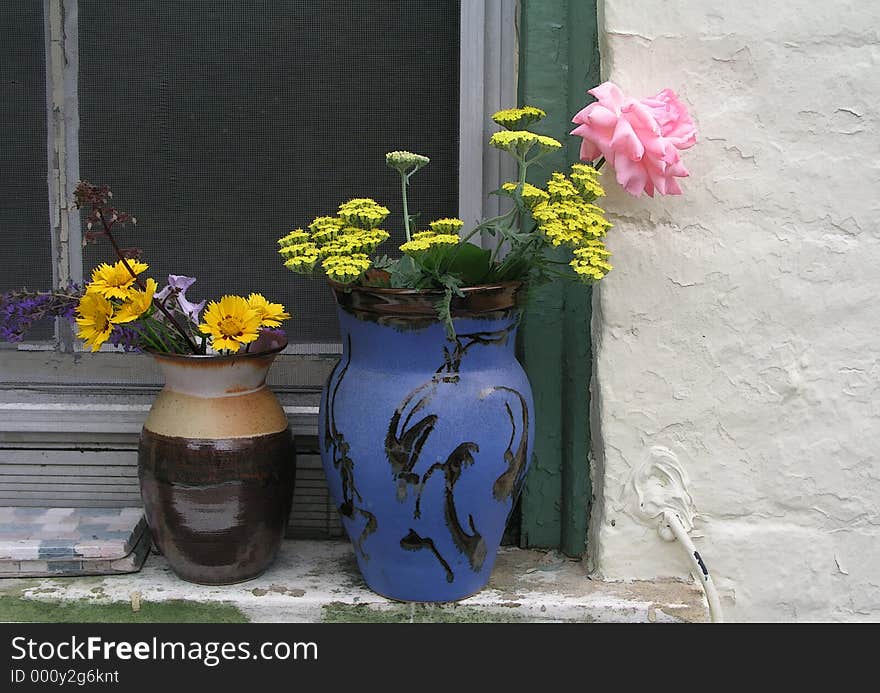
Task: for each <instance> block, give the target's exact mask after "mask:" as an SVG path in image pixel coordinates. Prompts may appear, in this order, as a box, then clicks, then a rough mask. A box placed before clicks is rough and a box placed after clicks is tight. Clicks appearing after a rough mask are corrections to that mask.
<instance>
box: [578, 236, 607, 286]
mask: <svg viewBox="0 0 880 693" xmlns="http://www.w3.org/2000/svg"><path fill="white" fill-rule="evenodd" d="M573 254H574V259H573V260H572V261H571V262H570V263H569V265H570V266H571V268H572V269H573V270H574V271H575V273H576V274H577V275H578V276H579V277H580V278H581V279H583V280H585V281H599V280H600V279H602V278H603V277H604V276H605V275H606V274H608V273H609V272H610V271H611V270H612V269H613V267H612V265H611V264H610V263H609V262H608V261H607V258H609V257H611V253H610V252H609V251H608V249H607V248H606V247H605V244H604V243H602V241H599V240H590V241H587V243H586V245H584V246H582V247H580V248H575V250H574V252H573Z"/></svg>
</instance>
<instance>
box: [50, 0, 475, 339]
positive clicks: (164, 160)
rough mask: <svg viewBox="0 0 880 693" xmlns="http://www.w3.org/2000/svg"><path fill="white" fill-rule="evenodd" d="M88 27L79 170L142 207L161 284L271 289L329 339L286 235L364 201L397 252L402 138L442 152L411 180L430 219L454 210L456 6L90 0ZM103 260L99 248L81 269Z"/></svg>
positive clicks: (82, 22) (320, 293)
mask: <svg viewBox="0 0 880 693" xmlns="http://www.w3.org/2000/svg"><path fill="white" fill-rule="evenodd" d="M79 35H80V62H79V66H80V76H79V96H80V168H81V172H82V176H83V177H84V178H86V179H88V180H90V181H92V182H94V183H107V184H109V185H110V187H111V188H112V190H113V191H114V199H115V200H116V201H117V202H118V203H119V205H120V207H121V208H122V209H124V210H125V211H129V212H131V213H133V214H134V215H135V216H136V217H137V218H138V225H137V226H136V227H134V229H131V228H129V229H128V230H127V231H125V232H124V234H123V235H122V236H121V238H120V240H121V241H123V242H124V244H129V245H137V246H138V247H140V248H142V249H143V251H144V257H143V259H144V260H145V261H147V262H149V263H150V265H151V269H150V271H149V274H150V276H153V277H155V278H156V279H157V281H160V285H161V283H162V280H163V277H164V275H167V274H168V273H169V272H174V273H177V274H187V275H191V276H196V277H198V283H197V284H195V285H194V286H193V288H192V289H191V290H190V292H188V297H190V298H194V299H197V300H198V299H201V298H206V297H207V298H219V296H220V294H221V293H223V292H228V293H240V294H245V293H246V292H248V291H260V292H262V293H263V294H264V295H265V296H266V297H267V298H269V299H270V300H274V301H281V302H283V303H284V304H285V305H286V306H287V307H288V309H289V310H290V312H292V313H293V314H294V319H293V320H291V321H289V322H288V323H286V324H285V328H286V329H287V331H288V334H289V336H290V337H291V342H299V343H304V344H312V345H319V344H322V343H323V344H327V343H332V342H336V341H338V335H337V331H336V323H335V314H334V311H333V301H332V297H331V294H330V291H329V289H328V288H327V287H326V285H325V284H324V282H323V281H321V280H313V279H309V278H304V277H300V276H298V275H295V274H293V273H291V272H290V271H288V270H286V269H285V268H284V267H283V265H282V263H281V261H280V257H279V256H278V255H277V253H276V249H277V245H276V243H275V240H276V239H277V238H278V237H279V236H280V235H282V234H283V233H285V232H286V231H288V230H289V229H290V228H292V227H295V226H304V225H306V224H308V223H309V222H310V221H311V219H312V218H313V217H314V216H317V215H319V214H327V213H330V214H332V213H333V212H335V209H336V206H337V205H338V204H339V203H340V202H342V201H344V200H346V199H349V198H351V197H365V196H369V197H374V198H375V199H377V200H378V201H380V202H382V203H383V204H385V205H386V206H388V207H389V208H390V209H391V210H392V217H391V218H389V221H388V222H387V224H386V228H387V230H388V231H389V232H390V233H391V234H392V239H391V240H390V241H388V242H386V244H385V245H384V246H383V247H382V249H381V250H380V252H382V251H384V252H389V254H392V253H391V252H390V251H391V250H393V249H394V248H395V247H396V246H397V245H399V243H400V242H401V238H402V234H403V230H402V221H401V217H400V215H401V208H400V202H399V179H398V178H397V174H396V173H395V172H393V171H391V170H390V169H388V168H386V167H385V162H384V155H385V152H387V151H391V150H394V149H409V150H411V151H416V152H419V153H422V154H425V155H426V156H429V157H430V158H431V165H430V166H429V167H428V168H426V169H424V170H423V171H421V172H419V174H418V175H417V176H416V177H415V178H414V179H413V185H412V186H411V188H410V189H411V197H410V209H411V210H413V209H415V210H420V211H421V213H422V215H423V217H422V219H423V223H427V221H428V220H430V219H434V218H437V217H440V216H454V215H456V214H457V208H458V102H459V77H458V72H459V69H458V68H459V38H458V37H459V2H448V1H436V0H435V1H432V2H411V1H409V0H403V1H393V0H382V1H379V0H374V1H366V0H360V1H352V0H312V1H308V2H305V1H303V2H296V1H293V0H287V1H279V0H257V1H244V0H241V1H231V0H205V1H202V0H198V1H189V2H185V3H184V2H179V1H177V0H162V1H160V2H157V1H155V0H151V1H149V2H133V1H130V2H112V1H110V0H80V3H79ZM40 46H42V43H40ZM107 258H108V256H107V246H106V245H104V244H99V245H97V246H89V248H87V249H86V251H85V256H84V265H85V267H86V271H88V269H89V268H91V267H92V266H93V265H94V264H95V263H96V262H99V261H102V260H105V259H107ZM315 348H319V347H315Z"/></svg>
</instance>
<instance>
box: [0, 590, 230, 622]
mask: <svg viewBox="0 0 880 693" xmlns="http://www.w3.org/2000/svg"><path fill="white" fill-rule="evenodd" d="M22 589H24V588H22ZM0 621H2V622H7V623H9V622H12V623H247V622H248V619H247V617H246V616H245V615H244V614H243V613H242V612H241V611H240V610H239V609H237V608H236V607H234V606H232V605H231V604H224V603H204V602H194V601H188V600H183V599H175V600H170V601H164V602H148V601H144V600H143V599H142V600H141V603H140V610H138V611H132V608H131V604H130V603H128V602H95V601H94V600H93V599H89V598H84V599H77V600H72V601H71V600H65V601H63V602H59V601H49V600H46V601H43V600H42V599H27V598H24V597H21V596H15V595H2V596H0Z"/></svg>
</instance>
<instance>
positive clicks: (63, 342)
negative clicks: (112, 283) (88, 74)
mask: <svg viewBox="0 0 880 693" xmlns="http://www.w3.org/2000/svg"><path fill="white" fill-rule="evenodd" d="M43 5H44V24H45V49H46V113H47V161H48V167H47V182H48V195H49V230H50V233H51V238H52V246H51V247H52V265H53V266H52V276H53V281H54V283H55V285H59V284H65V283H67V282H69V281H74V282H81V281H82V280H83V263H82V229H81V224H80V214H79V212H78V210H77V209H76V208H75V207H74V205H73V203H72V199H73V191H74V188H75V186H76V183H77V181H78V180H79V101H78V89H77V79H78V77H77V76H78V67H79V66H78V58H79V46H78V3H77V0H43ZM517 16H518V3H517V0H462V2H461V22H460V39H461V40H460V45H461V56H460V109H459V123H460V145H459V216H460V217H461V218H462V219H464V220H465V222H466V225H472V224H475V223H477V221H478V220H479V219H480V218H481V217H485V216H490V215H491V216H494V215H497V214H498V211H499V205H500V204H501V202H500V200H499V198H498V197H497V196H492V195H490V193H491V191H493V190H496V189H497V188H498V187H499V186H500V184H501V183H502V182H503V181H505V180H510V179H511V176H512V175H515V174H514V173H512V168H511V165H510V164H509V163H508V162H507V160H506V159H503V158H502V157H501V156H500V155H499V154H500V153H499V152H497V151H495V150H492V149H490V148H489V147H487V146H486V142H487V140H488V137H489V135H490V134H491V132H492V131H493V123H492V122H491V119H490V117H489V116H490V115H491V113H493V112H494V111H496V110H498V109H500V108H505V107H511V106H515V105H516V65H517V62H518V58H517V23H518V22H517ZM56 323H57V327H56V336H55V340H54V342H46V343H31V344H22V345H18V347H17V348H14V349H12V348H2V349H0V463H2V462H3V461H4V458H8V451H9V450H12V449H28V448H37V449H39V448H53V447H63V448H76V447H77V446H84V447H85V446H91V447H95V446H97V447H107V448H113V449H131V448H132V447H133V446H136V444H137V437H138V435H139V433H140V429H141V425H142V423H143V420H144V418H145V417H146V414H147V412H148V411H149V407H150V404H151V402H152V400H153V397H154V396H155V393H156V391H157V390H158V389H159V387H160V386H161V385H160V384H161V382H162V381H161V376H160V373H159V371H158V369H157V367H156V366H155V364H154V362H153V360H152V359H151V358H150V357H149V356H145V355H137V354H118V353H109V352H99V353H97V354H86V353H83V351H82V347H81V345H80V344H79V343H78V342H77V340H76V339H75V338H74V335H73V332H72V330H71V329H70V326H69V325H68V324H67V322H66V321H63V320H58V321H56ZM309 347H310V351H311V352H314V351H315V349H314V346H313V345H309ZM322 347H323V348H322V351H323V352H325V353H318V354H316V353H301V352H302V348H301V347H300V348H297V347H296V346H295V345H294V346H292V347H290V348H288V350H286V351H285V353H284V354H282V355H281V356H280V357H279V358H278V359H277V361H276V364H275V366H274V367H273V369H272V372H271V376H270V385H271V386H272V387H273V389H274V390H275V391H276V392H277V393H278V395H279V397H280V398H281V400H282V404H283V405H284V408H285V411H286V412H287V414H288V417H289V418H290V421H291V426H292V430H293V432H294V434H297V435H315V433H316V431H317V411H318V398H319V393H320V389H321V387H322V386H323V383H324V380H325V379H326V377H327V375H328V373H329V371H330V369H331V368H332V367H333V365H334V364H335V362H336V360H337V358H338V353H339V348H338V345H322ZM297 352H300V353H297ZM4 451H6V452H4Z"/></svg>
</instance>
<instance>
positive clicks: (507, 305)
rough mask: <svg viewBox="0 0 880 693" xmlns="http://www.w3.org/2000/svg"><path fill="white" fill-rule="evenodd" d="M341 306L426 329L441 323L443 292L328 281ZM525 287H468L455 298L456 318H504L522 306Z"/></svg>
mask: <svg viewBox="0 0 880 693" xmlns="http://www.w3.org/2000/svg"><path fill="white" fill-rule="evenodd" d="M327 283H328V284H329V285H330V288H331V289H332V290H333V294H334V296H335V297H336V303H337V304H338V305H339V307H340V308H341V309H342V310H344V311H346V312H347V313H351V314H352V315H354V316H355V317H358V318H360V319H362V320H371V321H374V322H381V323H390V324H394V325H397V326H401V327H403V326H408V327H424V326H427V325H429V324H431V323H435V322H439V318H438V316H437V301H438V299H440V298H441V297H442V296H443V295H444V291H443V289H393V288H382V287H372V286H358V285H354V286H352V285H347V284H339V283H338V282H334V281H332V280H327ZM524 287H525V284H524V282H521V281H512V282H495V283H492V284H480V285H476V286H466V287H462V288H461V289H460V291H461V293H462V294H464V295H463V296H457V295H453V296H452V301H451V303H450V313H451V315H452V317H453V318H475V319H489V320H492V319H504V318H508V317H510V316H511V315H512V314H513V313H515V312H517V311H519V309H520V308H521V307H522V303H523V299H524V295H525V291H524Z"/></svg>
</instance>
